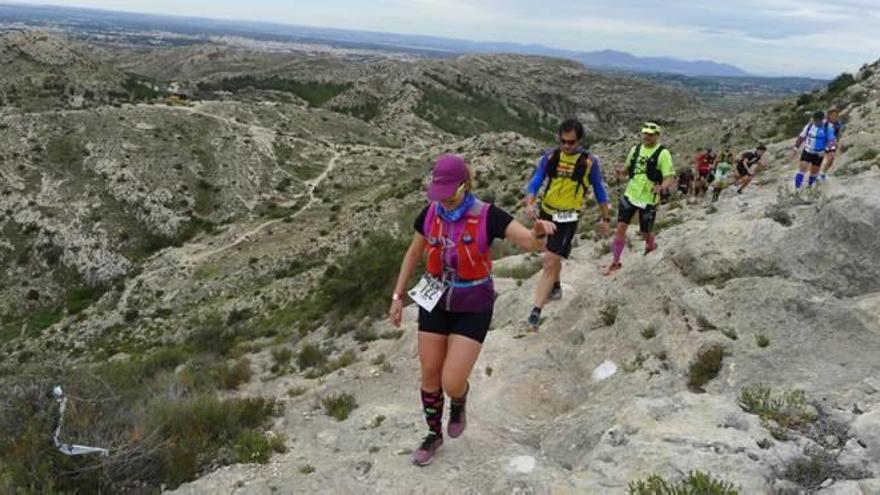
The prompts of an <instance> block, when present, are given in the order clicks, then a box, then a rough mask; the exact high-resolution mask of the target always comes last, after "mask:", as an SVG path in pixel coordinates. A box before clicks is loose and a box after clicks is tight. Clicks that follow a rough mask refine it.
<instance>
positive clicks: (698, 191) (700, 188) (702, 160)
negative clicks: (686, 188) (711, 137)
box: [694, 146, 715, 196]
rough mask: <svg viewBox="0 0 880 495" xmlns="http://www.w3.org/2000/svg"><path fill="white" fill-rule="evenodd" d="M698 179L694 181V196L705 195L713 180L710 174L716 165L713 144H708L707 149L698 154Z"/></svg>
mask: <svg viewBox="0 0 880 495" xmlns="http://www.w3.org/2000/svg"><path fill="white" fill-rule="evenodd" d="M695 165H696V169H697V180H696V182H695V183H694V196H703V195H704V194H706V190H707V189H708V187H709V182H711V179H710V175H711V174H712V167H713V166H714V165H715V153H713V152H712V147H711V146H706V150H705V151H703V152H702V153H700V154H699V155H697V158H696V164H695Z"/></svg>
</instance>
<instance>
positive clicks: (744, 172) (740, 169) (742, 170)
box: [736, 162, 752, 177]
mask: <svg viewBox="0 0 880 495" xmlns="http://www.w3.org/2000/svg"><path fill="white" fill-rule="evenodd" d="M736 173H738V174H739V176H740V177H746V176H749V175H752V173H751V172H749V167H746V164H745V163H743V162H736Z"/></svg>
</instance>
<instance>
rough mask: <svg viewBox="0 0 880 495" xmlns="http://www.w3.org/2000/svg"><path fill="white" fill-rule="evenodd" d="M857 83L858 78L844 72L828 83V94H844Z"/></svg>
mask: <svg viewBox="0 0 880 495" xmlns="http://www.w3.org/2000/svg"><path fill="white" fill-rule="evenodd" d="M855 83H856V78H855V77H853V75H852V74H850V73H848V72H844V73H842V74H841V75H839V76H837V77H835V78H834V80H832V81H831V82H830V83H828V94H829V95H837V94H840V93H842V92H843V91H844V90H846V88H848V87H850V86H852V85H853V84H855Z"/></svg>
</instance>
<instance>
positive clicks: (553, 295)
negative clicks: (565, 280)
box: [550, 285, 562, 301]
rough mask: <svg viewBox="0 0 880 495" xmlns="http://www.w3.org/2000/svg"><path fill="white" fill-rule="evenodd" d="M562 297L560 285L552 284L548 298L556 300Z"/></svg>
mask: <svg viewBox="0 0 880 495" xmlns="http://www.w3.org/2000/svg"><path fill="white" fill-rule="evenodd" d="M560 299H562V286H561V285H560V286H557V285H554V286H553V289H552V290H551V291H550V300H551V301H558V300H560Z"/></svg>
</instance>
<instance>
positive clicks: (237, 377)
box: [214, 358, 252, 390]
mask: <svg viewBox="0 0 880 495" xmlns="http://www.w3.org/2000/svg"><path fill="white" fill-rule="evenodd" d="M214 375H215V376H216V378H217V384H218V385H219V386H220V388H222V389H225V390H237V389H238V387H239V386H240V385H241V384H243V383H247V382H249V381H250V380H251V376H252V372H251V362H250V360H249V359H247V358H244V359H240V360H239V361H238V362H236V363H235V364H234V365H232V366H229V365H228V364H227V363H225V362H224V363H222V364H221V365H220V366H218V367H217V368H215V372H214Z"/></svg>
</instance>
